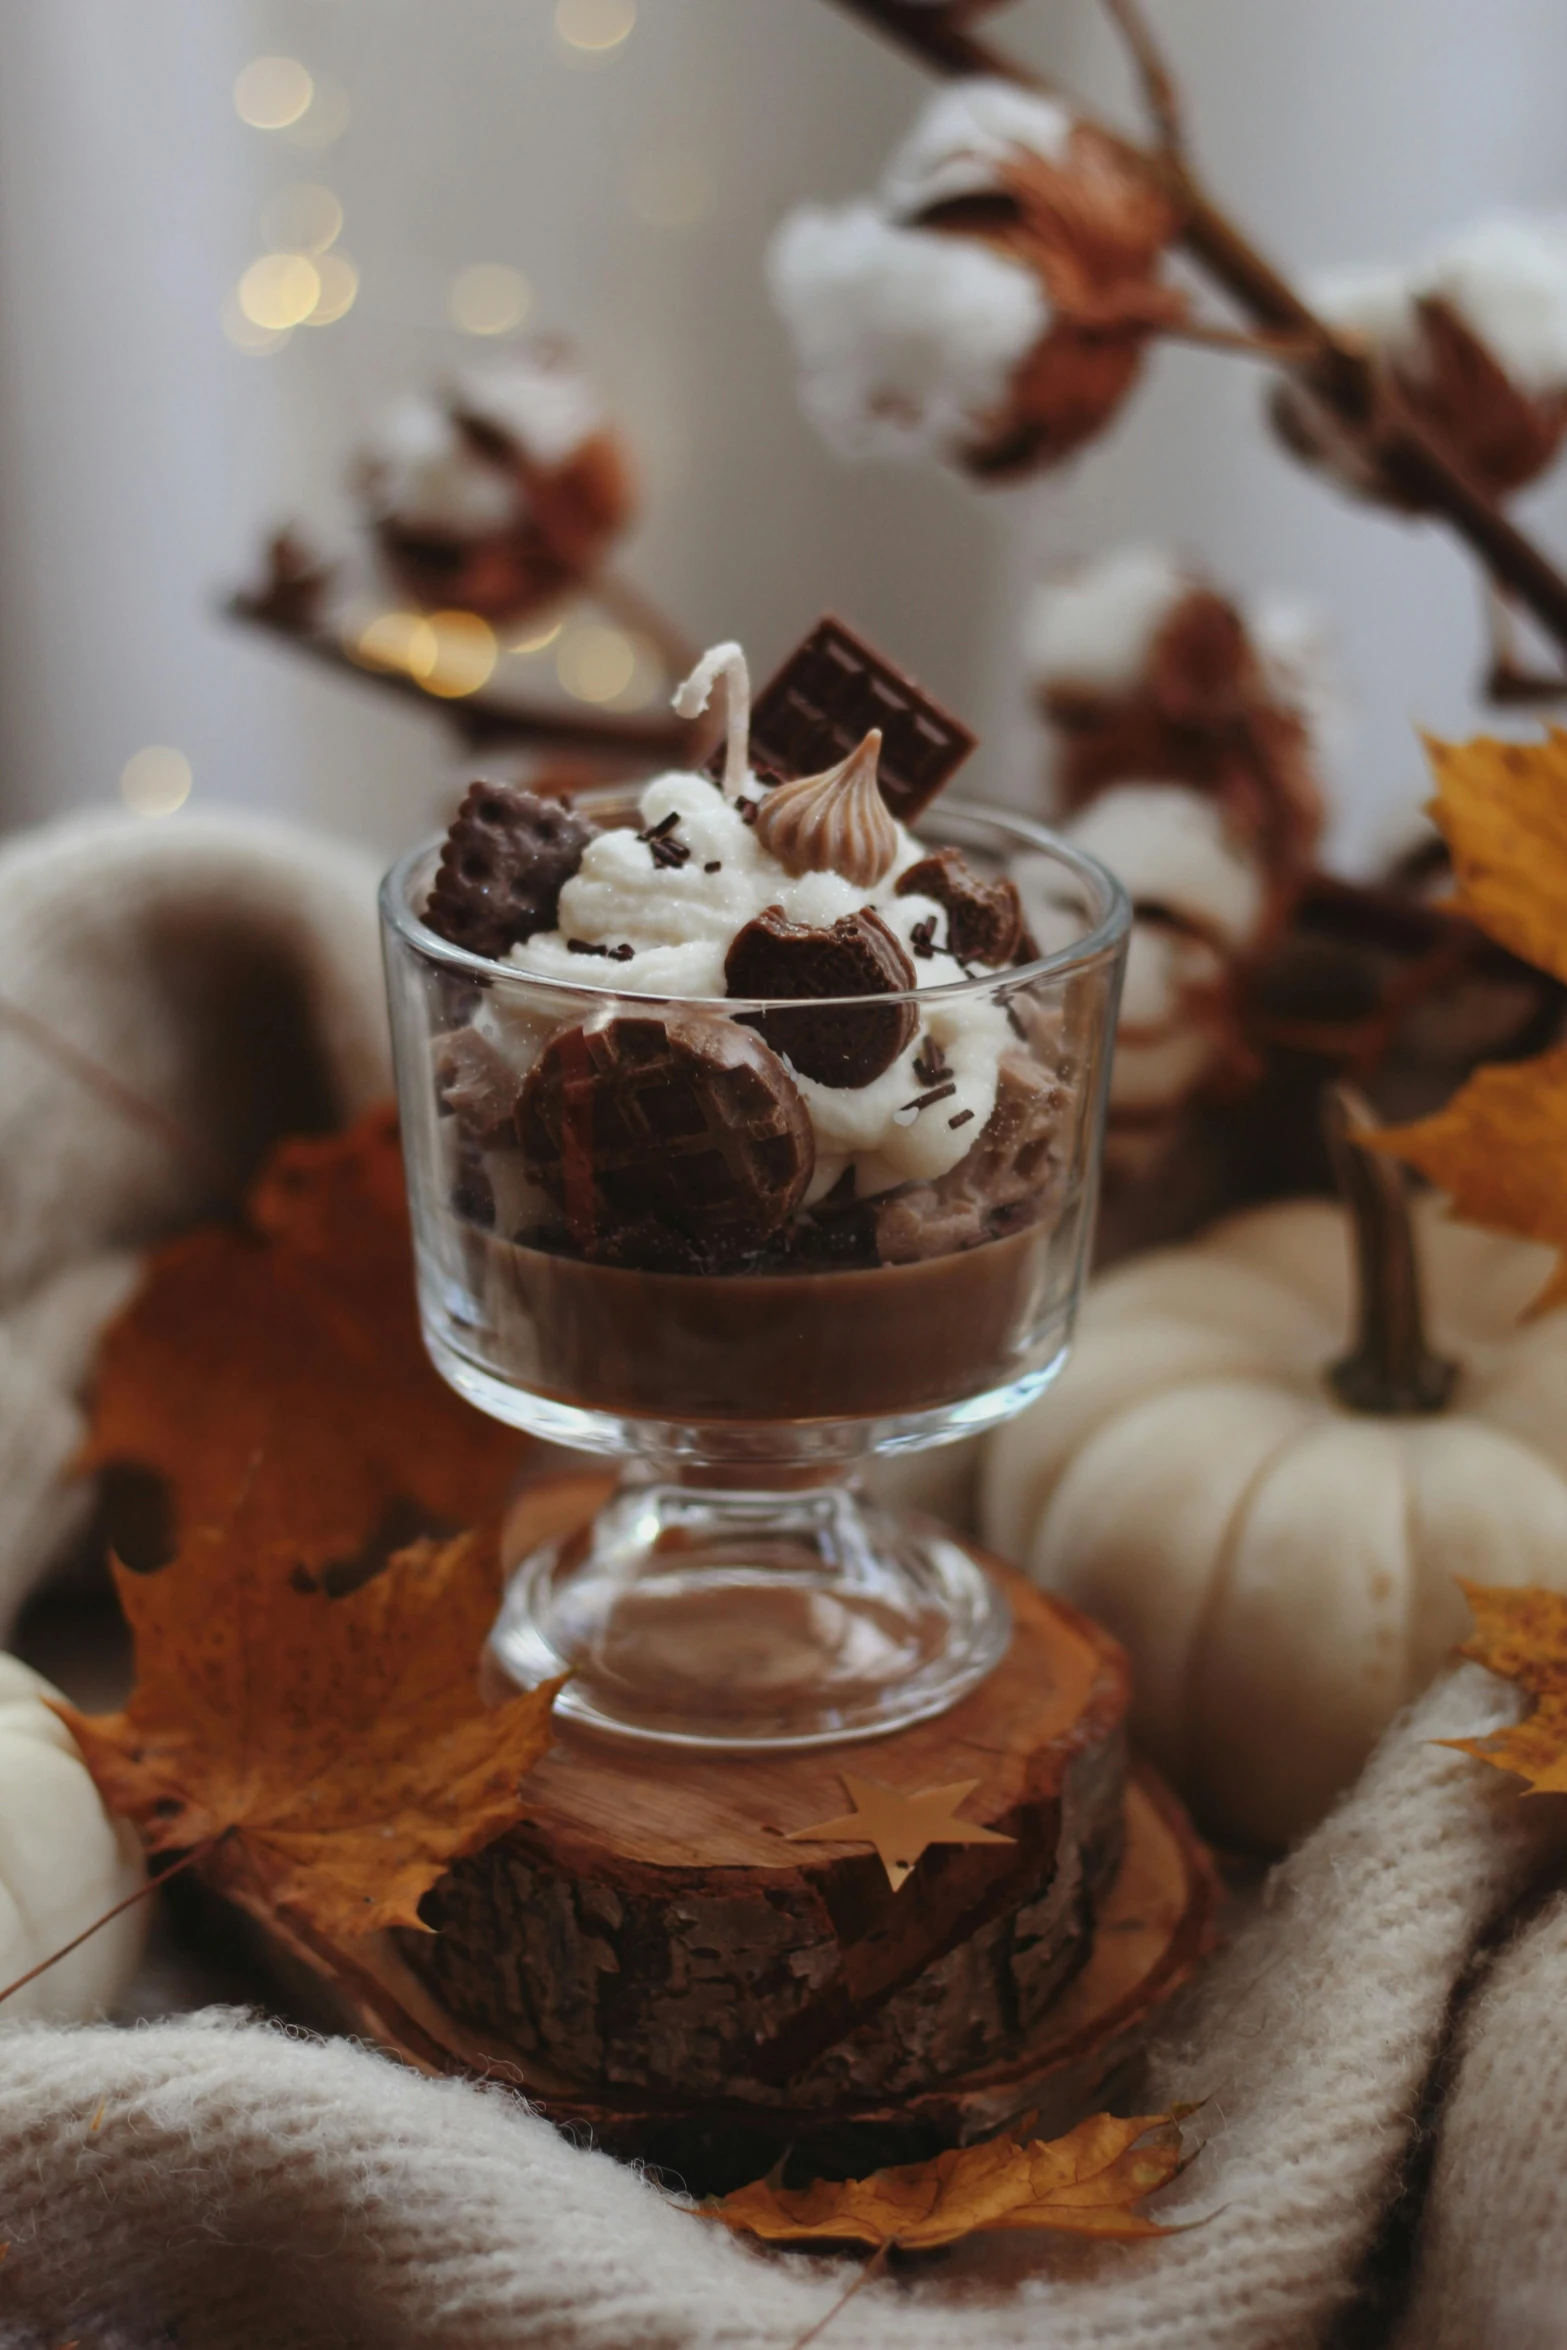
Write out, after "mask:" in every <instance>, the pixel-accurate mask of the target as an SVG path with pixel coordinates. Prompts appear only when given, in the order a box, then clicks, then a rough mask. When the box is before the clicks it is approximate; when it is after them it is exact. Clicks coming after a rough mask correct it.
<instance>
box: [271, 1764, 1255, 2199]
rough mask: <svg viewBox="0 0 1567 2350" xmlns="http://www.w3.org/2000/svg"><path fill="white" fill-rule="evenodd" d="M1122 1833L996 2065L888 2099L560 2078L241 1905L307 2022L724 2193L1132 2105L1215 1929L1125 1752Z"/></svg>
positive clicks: (1169, 1827) (1192, 1864)
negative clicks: (787, 2104) (302, 1992)
mask: <svg viewBox="0 0 1567 2350" xmlns="http://www.w3.org/2000/svg"><path fill="white" fill-rule="evenodd" d="M1125 1830H1126V1832H1125V1849H1124V1856H1123V1859H1122V1863H1121V1867H1120V1870H1119V1872H1118V1874H1117V1876H1116V1879H1115V1881H1114V1883H1113V1884H1112V1885H1111V1886H1110V1887H1109V1889H1108V1891H1107V1892H1106V1894H1105V1897H1104V1900H1103V1903H1102V1905H1101V1909H1100V1915H1099V1920H1098V1925H1097V1928H1096V1931H1095V1935H1094V1940H1093V1944H1092V1948H1091V1950H1090V1953H1089V1957H1088V1960H1087V1962H1086V1964H1085V1965H1084V1966H1083V1968H1082V1969H1081V1971H1080V1972H1079V1973H1078V1974H1076V1975H1075V1976H1074V1977H1073V1979H1072V1981H1071V1982H1070V1984H1068V1986H1067V1988H1066V1990H1065V1991H1064V1992H1063V1993H1062V1995H1061V1996H1060V1998H1058V1999H1056V2000H1055V2001H1053V2002H1052V2004H1051V2005H1050V2006H1049V2007H1048V2008H1047V2009H1046V2011H1045V2013H1044V2015H1043V2016H1042V2017H1041V2018H1040V2020H1039V2022H1038V2024H1037V2025H1036V2027H1035V2029H1034V2030H1033V2032H1032V2033H1031V2034H1029V2035H1028V2037H1027V2039H1026V2041H1025V2042H1024V2043H1023V2045H1022V2046H1020V2047H1019V2048H1018V2049H1017V2050H1016V2051H1015V2052H1014V2054H1013V2056H1012V2057H1011V2059H1010V2060H1009V2061H1007V2062H1006V2063H1004V2064H1001V2065H997V2066H993V2067H991V2068H989V2069H988V2070H981V2071H977V2072H975V2073H973V2074H971V2075H968V2076H964V2077H960V2078H958V2079H955V2080H952V2081H948V2082H945V2083H943V2084H942V2085H941V2086H940V2087H937V2088H932V2089H926V2090H923V2091H920V2092H918V2093H916V2094H914V2095H911V2096H908V2097H905V2098H902V2099H899V2100H895V2101H886V2102H876V2101H872V2102H870V2103H862V2104H858V2105H856V2104H853V2103H850V2104H846V2105H844V2106H842V2107H840V2108H839V2109H838V2110H837V2111H835V2112H822V2111H816V2110H813V2111H791V2110H789V2109H787V2108H784V2107H758V2106H755V2105H752V2104H748V2103H746V2102H745V2101H743V2100H740V2099H735V2100H729V2101H726V2100H724V2099H716V2100H710V2101H707V2102H705V2103H704V2102H700V2101H692V2102H690V2103H685V2102H682V2101H681V2100H680V2099H678V2098H674V2097H668V2098H659V2097H653V2096H637V2095H635V2094H630V2093H622V2094H621V2095H619V2096H618V2097H617V2096H616V2095H615V2094H614V2093H613V2092H610V2091H607V2090H603V2089H601V2090H599V2091H598V2092H597V2093H596V2094H595V2093H591V2092H587V2091H584V2090H580V2089H579V2090H575V2091H572V2090H567V2089H563V2088H562V2087H561V2086H560V2084H558V2083H553V2082H551V2081H550V2080H548V2079H547V2078H545V2077H543V2076H541V2075H540V2074H539V2073H537V2072H536V2071H531V2072H530V2071H529V2069H528V2068H527V2067H526V2066H522V2065H519V2064H518V2063H517V2062H516V2060H515V2058H509V2057H508V2056H507V2055H506V2054H505V2052H504V2050H503V2049H502V2048H500V2047H498V2046H497V2045H496V2044H495V2043H494V2042H493V2041H492V2040H491V2039H489V2038H488V2037H487V2036H486V2035H485V2034H483V2033H479V2032H473V2031H471V2030H469V2029H468V2028H467V2027H466V2026H464V2025H463V2024H461V2023H460V2022H459V2021H458V2020H457V2019H456V2018H455V2017H454V2016H452V2015H451V2014H450V2013H449V2012H448V2011H447V2010H446V2009H444V2008H443V2007H442V2006H441V2004H440V2002H439V2001H438V2000H437V1999H436V1998H434V1997H433V1996H432V1994H431V1992H430V1991H429V1989H428V1987H427V1985H426V1984H425V1983H423V1982H421V1981H420V1979H419V1978H418V1977H417V1976H416V1975H415V1974H414V1973H413V1971H412V1970H411V1969H410V1968H409V1966H408V1965H407V1963H406V1960H405V1958H404V1956H403V1954H402V1951H401V1950H400V1949H399V1948H398V1947H397V1944H396V1942H394V1939H393V1937H392V1936H391V1935H388V1934H381V1935H371V1936H369V1937H367V1938H365V1939H363V1940H360V1941H356V1942H354V1943H352V1944H343V1945H335V1946H334V1945H332V1944H329V1943H327V1942H325V1941H323V1940H322V1939H321V1938H320V1937H318V1936H315V1935H313V1934H310V1933H308V1932H306V1931H305V1929H303V1928H302V1927H301V1926H300V1925H299V1924H298V1923H297V1921H296V1922H295V1924H294V1925H292V1926H290V1925H288V1924H286V1923H285V1922H284V1921H283V1920H282V1919H280V1918H278V1917H276V1916H275V1915H273V1914H272V1913H271V1912H269V1911H265V1910H261V1909H259V1908H256V1907H255V1906H253V1905H247V1906H248V1907H249V1909H250V1914H251V1916H252V1919H253V1920H254V1922H255V1923H256V1924H257V1925H258V1926H259V1928H260V1930H261V1932H262V1935H263V1939H264V1941H265V1943H266V1944H267V1946H268V1949H269V1951H270V1953H271V1955H272V1957H273V1959H274V1961H277V1962H279V1963H282V1964H285V1965H286V1966H287V1967H288V1968H289V1969H290V1970H292V1971H293V1972H295V1973H300V1972H302V1973H303V1974H304V1975H305V1976H306V1977H307V1978H308V1979H310V1980H313V1981H314V1982H315V1983H316V1985H317V1987H318V1991H319V1992H320V1994H322V1995H323V1997H324V2001H325V2012H322V2009H321V2004H320V2001H313V2002H312V2013H313V2014H314V2016H315V2020H316V2021H317V2022H318V2023H322V2024H326V2023H335V2024H336V2025H338V2026H339V2027H341V2028H343V2029H345V2030H350V2031H357V2032H361V2033H364V2034H367V2035H368V2036H369V2037H370V2038H372V2039H374V2040H376V2041H378V2042H379V2043H380V2044H381V2046H382V2047H384V2048H386V2049H388V2050H389V2051H390V2052H391V2053H393V2054H395V2055H397V2056H400V2057H402V2058H403V2060H404V2061H405V2062H407V2063H409V2064H412V2065H414V2066H416V2067H417V2068H418V2069H419V2070H420V2071H422V2072H427V2073H435V2074H444V2075H468V2076H470V2077H477V2078H480V2079H483V2080H488V2081H491V2082H495V2081H501V2082H504V2083H506V2084H508V2085H509V2086H511V2087H513V2088H515V2089H517V2090H519V2091H521V2092H522V2093H523V2094H524V2095H525V2096H527V2097H528V2098H529V2100H530V2101H531V2102H532V2103H533V2104H534V2105H536V2106H537V2107H538V2108H539V2110H541V2111H542V2112H543V2113H544V2114H546V2115H547V2116H548V2118H549V2119H550V2120H551V2121H553V2122H555V2123H557V2124H558V2125H559V2126H560V2127H561V2128H564V2129H569V2130H570V2131H571V2133H572V2135H573V2136H574V2137H577V2138H579V2139H583V2138H586V2139H589V2140H591V2142H592V2143H594V2144H596V2145H598V2146H600V2147H602V2148H603V2149H604V2150H605V2151H606V2152H607V2153H611V2154H616V2155H619V2156H621V2157H623V2158H624V2159H627V2160H635V2161H640V2162H646V2163H651V2164H653V2165H654V2166H655V2167H657V2168H658V2169H660V2170H662V2171H664V2172H665V2173H666V2174H668V2175H670V2176H671V2177H673V2178H675V2179H678V2180H679V2181H681V2182H682V2183H683V2184H684V2185H685V2186H687V2187H688V2188H689V2189H690V2190H691V2192H692V2193H693V2194H699V2195H707V2194H724V2193H727V2192H728V2190H729V2189H730V2188H732V2187H737V2186H743V2185H744V2184H745V2183H746V2182H747V2181H748V2180H751V2179H756V2178H761V2177H763V2176H765V2175H766V2174H767V2173H768V2172H769V2171H770V2170H771V2169H772V2168H773V2166H774V2164H775V2163H777V2162H778V2161H779V2160H780V2159H782V2158H784V2157H787V2158H788V2176H789V2179H790V2181H791V2183H799V2182H803V2181H805V2180H807V2179H810V2178H844V2177H862V2176H864V2175H865V2174H866V2173H867V2172H868V2171H871V2170H875V2169H878V2168H880V2167H881V2166H882V2165H884V2164H887V2163H899V2162H918V2161H923V2160H925V2159H926V2158H927V2157H929V2156H930V2155H932V2154H936V2153H939V2152H941V2151H942V2150H943V2149H944V2148H946V2147H949V2146H959V2145H972V2144H975V2143H976V2142H978V2141H980V2140H982V2139H985V2138H991V2137H995V2136H997V2135H998V2134H999V2133H1000V2132H1002V2131H1006V2130H1011V2131H1018V2132H1022V2131H1026V2132H1027V2133H1028V2134H1029V2135H1031V2136H1036V2137H1042V2138H1053V2137H1059V2136H1063V2135H1064V2134H1065V2133H1066V2131H1068V2130H1069V2129H1071V2128H1072V2127H1073V2126H1074V2125H1075V2124H1076V2123H1077V2122H1079V2121H1080V2120H1082V2118H1083V2117H1084V2115H1085V2114H1088V2113H1091V2112H1093V2111H1094V2110H1095V2109H1096V2108H1102V2107H1104V2106H1106V2105H1109V2104H1112V2103H1113V2104H1115V2105H1116V2106H1117V2108H1118V2109H1119V2110H1126V2100H1130V2101H1131V2105H1132V2108H1133V2109H1134V2110H1135V2107H1136V2104H1137V2101H1138V2099H1139V2098H1140V2096H1141V2094H1142V2092H1141V2089H1140V2085H1139V2083H1138V2080H1137V2072H1138V2068H1139V2063H1140V2055H1141V2048H1142V2043H1143V2041H1144V2039H1145V2037H1146V2035H1147V2032H1148V2030H1149V2027H1150V2025H1151V2024H1152V2023H1153V2022H1154V2021H1155V2020H1156V2018H1157V2017H1158V2015H1159V2012H1160V2010H1161V2008H1162V2007H1163V2005H1164V2003H1165V2002H1166V2001H1167V2000H1168V1999H1169V1998H1170V1997H1171V1995H1172V1993H1173V1992H1175V1991H1176V1990H1177V1989H1178V1988H1179V1986H1180V1985H1181V1984H1182V1983H1183V1982H1184V1981H1185V1980H1186V1978H1187V1976H1188V1975H1189V1974H1190V1973H1191V1970H1192V1968H1193V1967H1194V1966H1195V1965H1196V1964H1197V1962H1198V1961H1199V1960H1200V1959H1201V1958H1202V1957H1203V1955H1204V1954H1205V1952H1206V1951H1207V1950H1208V1949H1209V1948H1211V1946H1212V1943H1213V1940H1214V1930H1215V1917H1216V1911H1217V1906H1218V1890H1217V1885H1216V1881H1215V1877H1214V1872H1213V1868H1212V1865H1211V1863H1210V1861H1209V1858H1208V1855H1207V1854H1206V1852H1205V1851H1204V1849H1203V1847H1202V1845H1201V1844H1200V1843H1199V1842H1198V1840H1197V1838H1196V1836H1195V1835H1194V1834H1193V1833H1192V1830H1191V1828H1190V1826H1189V1824H1188V1822H1187V1820H1186V1817H1185V1814H1184V1813H1183V1811H1182V1810H1181V1807H1180V1805H1179V1804H1178V1803H1177V1802H1176V1801H1175V1799H1174V1797H1173V1796H1171V1795H1170V1794H1169V1793H1168V1791H1167V1790H1166V1789H1165V1788H1164V1787H1163V1786H1162V1785H1161V1783H1160V1782H1159V1780H1158V1779H1157V1778H1155V1776H1154V1775H1153V1773H1152V1772H1150V1771H1148V1770H1146V1769H1142V1768H1140V1769H1139V1770H1138V1771H1137V1772H1136V1773H1135V1775H1134V1776H1133V1779H1132V1781H1131V1784H1130V1785H1129V1787H1128V1790H1127V1796H1126V1805H1125Z"/></svg>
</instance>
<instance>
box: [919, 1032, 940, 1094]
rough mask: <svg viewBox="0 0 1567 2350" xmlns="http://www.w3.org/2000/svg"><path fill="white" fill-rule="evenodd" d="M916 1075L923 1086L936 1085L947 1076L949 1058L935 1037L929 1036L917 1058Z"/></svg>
mask: <svg viewBox="0 0 1567 2350" xmlns="http://www.w3.org/2000/svg"><path fill="white" fill-rule="evenodd" d="M914 1074H915V1076H916V1077H917V1078H918V1079H919V1081H920V1083H921V1085H935V1084H937V1083H939V1081H940V1080H941V1079H942V1078H943V1077H945V1076H946V1074H947V1056H946V1054H945V1053H944V1052H943V1051H942V1049H941V1047H940V1045H939V1044H938V1043H937V1042H936V1039H935V1038H934V1037H933V1036H927V1037H926V1039H925V1042H924V1043H923V1044H922V1045H921V1046H920V1049H919V1052H918V1053H917V1054H916V1056H915V1061H914Z"/></svg>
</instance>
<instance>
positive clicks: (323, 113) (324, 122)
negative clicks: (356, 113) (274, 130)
mask: <svg viewBox="0 0 1567 2350" xmlns="http://www.w3.org/2000/svg"><path fill="white" fill-rule="evenodd" d="M348 115H349V106H348V92H347V91H346V90H344V89H341V88H340V87H339V85H338V84H337V83H336V82H332V81H328V80H327V78H326V76H325V75H324V74H322V75H321V76H320V77H319V78H318V79H317V82H316V88H315V96H314V97H313V98H312V99H311V101H310V104H309V105H308V106H307V107H306V109H305V111H304V113H303V114H302V115H301V116H300V117H299V120H298V121H297V122H291V123H290V124H289V126H288V128H287V130H286V131H285V132H284V133H283V136H284V138H285V139H287V141H288V142H289V145H290V146H291V147H307V148H310V149H311V150H313V151H315V152H318V153H319V151H320V150H321V149H322V148H324V147H331V146H335V145H336V143H337V141H338V140H339V139H340V138H341V137H342V135H343V133H344V131H346V130H347V128H348Z"/></svg>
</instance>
